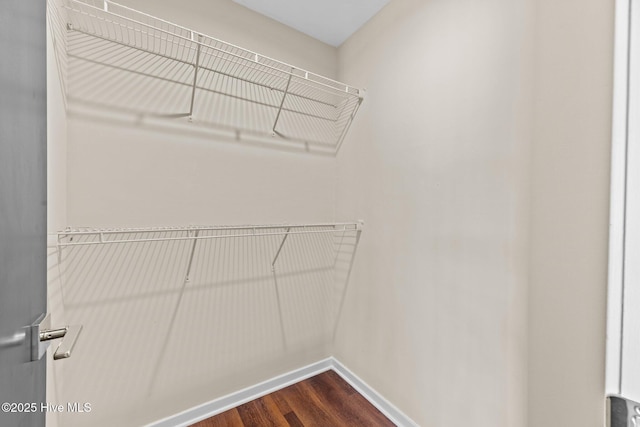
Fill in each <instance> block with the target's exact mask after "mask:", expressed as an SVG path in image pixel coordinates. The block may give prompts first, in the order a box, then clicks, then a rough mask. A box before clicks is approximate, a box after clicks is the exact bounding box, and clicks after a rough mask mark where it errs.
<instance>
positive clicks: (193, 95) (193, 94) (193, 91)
mask: <svg viewBox="0 0 640 427" xmlns="http://www.w3.org/2000/svg"><path fill="white" fill-rule="evenodd" d="M201 41H202V37H201V35H200V34H198V41H197V42H196V43H197V44H198V47H197V50H196V62H195V63H194V64H193V86H192V87H191V105H190V106H189V120H191V117H192V116H193V102H194V100H195V98H196V82H197V81H198V67H199V66H200V50H201V49H202V43H201Z"/></svg>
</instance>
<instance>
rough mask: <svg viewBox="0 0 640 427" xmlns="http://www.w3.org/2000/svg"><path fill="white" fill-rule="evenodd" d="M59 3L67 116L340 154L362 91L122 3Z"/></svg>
mask: <svg viewBox="0 0 640 427" xmlns="http://www.w3.org/2000/svg"><path fill="white" fill-rule="evenodd" d="M54 1H60V2H61V3H60V4H59V5H55V6H54V7H52V8H50V9H51V13H50V15H51V16H52V19H51V22H52V28H55V29H54V30H52V35H53V37H54V39H55V40H56V42H57V45H56V54H57V56H58V57H59V60H58V64H59V66H61V67H64V68H65V70H64V72H61V73H60V74H61V75H65V76H66V77H63V79H64V80H66V82H63V84H62V86H63V87H64V88H65V90H66V92H67V106H68V108H69V112H70V115H74V114H75V115H78V114H86V113H87V110H88V111H89V114H90V115H93V116H94V117H95V115H96V114H97V113H102V114H104V113H106V116H107V117H110V118H111V119H113V118H114V116H117V117H118V118H119V119H121V120H123V121H124V122H125V123H127V122H128V123H134V124H136V125H138V126H140V125H146V126H151V127H155V126H161V127H164V125H167V124H168V125H169V128H171V127H172V126H176V125H178V126H180V131H181V132H184V131H185V130H186V129H194V128H196V129H197V132H196V133H197V134H199V135H203V134H208V133H211V136H213V137H215V138H216V139H223V140H228V141H234V142H242V143H247V144H251V145H254V144H259V145H261V146H265V147H269V148H278V149H289V150H295V151H305V152H309V153H314V154H327V155H335V153H336V152H337V150H338V148H339V145H340V142H341V141H342V139H343V137H344V135H345V133H346V130H347V128H348V127H349V125H350V123H351V121H352V119H353V116H354V115H355V111H356V110H357V108H358V106H359V104H360V102H361V98H360V97H359V95H358V92H357V90H356V89H351V88H349V87H346V89H345V86H343V85H340V84H338V83H337V82H333V81H331V80H328V79H324V78H322V77H320V76H315V75H313V76H312V77H313V78H311V77H310V76H311V74H310V73H308V72H304V71H302V70H298V69H295V68H294V67H291V66H288V65H286V64H282V63H280V62H278V61H274V60H272V59H269V58H266V57H262V56H260V55H258V54H255V53H253V52H249V51H246V50H244V49H241V48H239V47H236V46H233V45H230V44H227V43H224V42H221V41H218V40H216V39H212V38H210V37H207V36H204V35H201V34H197V33H194V32H191V31H190V30H188V29H185V28H181V27H178V26H175V25H173V24H169V23H167V22H164V21H161V20H158V19H155V18H152V17H150V16H148V15H144V14H141V13H138V12H135V11H133V10H130V9H127V8H124V7H122V6H119V5H116V4H109V8H108V11H107V10H104V8H106V6H105V7H103V2H102V1H94V0H81V1H78V0H50V2H54ZM94 3H95V5H94ZM51 4H53V3H51ZM60 28H63V30H60ZM99 115H100V114H98V116H99ZM157 119H164V121H165V123H161V122H159V121H158V120H157Z"/></svg>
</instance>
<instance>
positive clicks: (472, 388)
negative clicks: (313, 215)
mask: <svg viewBox="0 0 640 427" xmlns="http://www.w3.org/2000/svg"><path fill="white" fill-rule="evenodd" d="M531 21H532V14H531V11H530V9H529V4H528V2H525V1H515V2H514V1H502V0H494V1H485V2H477V1H473V0H470V1H448V0H447V1H417V0H416V1H411V0H395V1H393V2H391V3H390V4H389V5H388V6H386V7H385V8H384V9H383V10H382V12H381V13H380V14H379V15H377V16H376V17H374V18H373V19H372V20H371V21H370V22H369V23H368V24H367V25H366V26H365V27H364V28H363V29H361V30H360V31H359V32H358V33H356V34H355V35H354V36H353V37H352V38H350V39H349V40H348V41H347V42H346V43H345V44H344V45H343V46H342V47H341V48H340V51H339V53H340V64H341V75H340V78H341V79H343V80H345V81H350V82H353V84H355V85H360V86H364V87H366V88H367V89H368V91H367V98H366V99H365V102H364V104H363V106H362V108H361V110H360V113H359V116H358V117H357V120H356V123H355V125H354V127H353V130H352V132H351V134H350V136H349V137H348V138H347V140H346V141H345V143H344V145H343V148H342V150H341V152H340V154H339V156H338V165H339V167H338V174H339V175H338V176H339V178H338V191H337V204H338V211H337V212H338V216H339V217H341V216H343V217H353V216H355V217H359V218H360V217H362V218H363V219H364V220H365V223H366V225H367V226H366V230H365V233H363V237H362V240H361V248H360V249H359V252H358V257H357V260H356V268H355V271H354V275H353V277H352V281H351V283H350V289H349V293H348V294H347V305H346V307H345V316H344V317H343V319H342V322H341V323H340V325H339V329H338V339H337V343H336V348H335V354H336V356H337V358H338V359H339V360H341V361H342V362H343V363H345V364H346V365H347V366H348V367H350V368H351V369H353V370H354V372H356V373H357V374H358V375H360V376H361V377H362V378H363V379H364V380H365V381H366V382H368V383H369V384H370V385H371V386H372V387H374V388H375V389H376V390H378V391H379V392H380V393H382V395H384V396H385V397H386V398H388V399H389V400H390V401H391V402H392V403H394V404H395V405H397V406H398V407H399V408H400V409H401V410H403V411H405V413H406V414H408V415H409V416H410V417H411V418H413V419H414V420H415V421H416V422H417V423H418V424H419V425H422V426H440V427H449V426H450V427H454V426H459V425H461V423H464V422H471V420H473V421H472V422H473V425H477V426H486V427H499V426H502V427H517V426H524V425H526V419H525V417H526V410H525V405H526V393H525V392H526V364H525V362H526V354H525V338H526V337H525V320H526V310H525V308H526V300H525V297H526V283H527V270H526V260H527V259H526V256H527V253H526V242H527V240H526V239H527V229H528V220H527V208H528V174H527V171H528V169H527V165H528V160H527V155H528V150H529V143H530V134H529V126H530V123H529V122H530V117H531V109H530V107H531V77H530V73H531V67H530V61H531V54H532V51H531V49H530V31H531Z"/></svg>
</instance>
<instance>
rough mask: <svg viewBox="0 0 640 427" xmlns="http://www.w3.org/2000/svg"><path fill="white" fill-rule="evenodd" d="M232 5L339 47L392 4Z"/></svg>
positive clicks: (287, 1)
mask: <svg viewBox="0 0 640 427" xmlns="http://www.w3.org/2000/svg"><path fill="white" fill-rule="evenodd" d="M233 1H234V2H236V3H238V4H241V5H243V6H245V7H247V8H249V9H251V10H253V11H255V12H258V13H261V14H262V15H265V16H268V17H269V18H271V19H274V20H276V21H278V22H281V23H283V24H285V25H287V26H289V27H292V28H295V29H296V30H298V31H301V32H303V33H305V34H307V35H309V36H311V37H313V38H316V39H318V40H320V41H323V42H325V43H327V44H329V45H331V46H336V47H337V46H340V45H341V44H342V42H344V41H345V40H346V39H348V38H349V36H351V35H352V34H353V33H355V32H356V30H358V28H360V27H361V26H362V25H364V24H365V22H367V21H368V20H369V19H370V18H371V17H372V16H373V15H375V14H376V13H378V11H379V10H380V9H382V7H383V6H384V5H386V4H387V3H388V2H389V1H390V0H269V1H264V0H233Z"/></svg>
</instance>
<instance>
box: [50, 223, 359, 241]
mask: <svg viewBox="0 0 640 427" xmlns="http://www.w3.org/2000/svg"><path fill="white" fill-rule="evenodd" d="M363 226H364V223H363V222H362V221H357V222H341V223H322V224H275V225H241V226H186V227H149V228H67V229H65V230H62V231H59V232H58V233H57V237H58V242H57V246H58V247H66V246H86V245H101V244H113V243H141V242H164V241H172V240H194V241H195V240H209V239H228V238H238V237H260V236H287V235H290V234H317V233H346V232H356V231H362V228H363Z"/></svg>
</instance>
